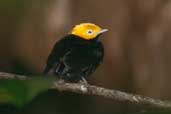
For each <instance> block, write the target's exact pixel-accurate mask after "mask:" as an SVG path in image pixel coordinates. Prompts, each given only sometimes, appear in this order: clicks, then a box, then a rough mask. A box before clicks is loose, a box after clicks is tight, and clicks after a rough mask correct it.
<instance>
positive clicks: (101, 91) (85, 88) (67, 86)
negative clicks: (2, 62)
mask: <svg viewBox="0 0 171 114" xmlns="http://www.w3.org/2000/svg"><path fill="white" fill-rule="evenodd" d="M0 79H19V80H26V79H28V77H27V76H23V75H17V74H10V73H3V72H0ZM52 88H53V89H57V90H59V91H70V92H76V93H81V94H87V95H95V96H102V97H105V98H109V99H113V100H117V101H129V102H132V103H136V104H146V105H151V106H154V107H158V108H165V109H170V110H171V102H168V101H162V100H159V99H154V98H150V97H143V96H141V95H133V94H130V93H126V92H121V91H118V90H110V89H106V88H102V87H97V86H93V85H83V84H77V83H59V82H58V81H55V82H54V84H53V87H52Z"/></svg>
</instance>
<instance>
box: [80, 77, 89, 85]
mask: <svg viewBox="0 0 171 114" xmlns="http://www.w3.org/2000/svg"><path fill="white" fill-rule="evenodd" d="M79 83H80V84H83V85H88V82H87V80H86V79H85V78H84V77H82V78H81V80H80V81H79Z"/></svg>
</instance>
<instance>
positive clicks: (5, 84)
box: [0, 77, 54, 107]
mask: <svg viewBox="0 0 171 114" xmlns="http://www.w3.org/2000/svg"><path fill="white" fill-rule="evenodd" d="M53 81H54V79H53V78H48V79H47V78H42V77H36V78H32V79H30V80H24V81H21V80H0V103H4V104H13V105H15V106H17V107H20V106H23V105H24V104H26V103H28V102H30V101H31V100H32V99H33V98H34V97H35V96H37V95H38V94H39V93H41V92H43V91H47V90H48V89H49V88H50V87H51V86H52V84H53V83H52V82H53Z"/></svg>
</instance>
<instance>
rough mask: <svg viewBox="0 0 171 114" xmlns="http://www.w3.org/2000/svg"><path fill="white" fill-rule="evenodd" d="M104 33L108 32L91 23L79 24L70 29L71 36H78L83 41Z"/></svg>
mask: <svg viewBox="0 0 171 114" xmlns="http://www.w3.org/2000/svg"><path fill="white" fill-rule="evenodd" d="M106 31H108V30H107V29H102V28H100V27H99V26H97V25H95V24H92V23H81V24H79V25H76V26H75V27H74V28H73V29H72V31H71V34H73V35H76V36H79V37H80V38H83V39H85V40H91V39H94V38H96V36H98V35H99V34H102V33H104V32H106Z"/></svg>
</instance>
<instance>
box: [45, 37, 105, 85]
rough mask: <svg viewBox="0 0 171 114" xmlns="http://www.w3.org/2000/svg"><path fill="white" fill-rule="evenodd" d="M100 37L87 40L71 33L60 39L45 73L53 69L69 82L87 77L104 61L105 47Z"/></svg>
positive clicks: (48, 61) (51, 54) (50, 56)
mask: <svg viewBox="0 0 171 114" xmlns="http://www.w3.org/2000/svg"><path fill="white" fill-rule="evenodd" d="M98 37H99V35H98V36H97V37H96V38H94V39H91V40H85V39H82V38H80V37H78V36H76V35H72V34H69V35H67V36H65V37H64V38H62V39H61V40H59V41H58V42H57V43H56V44H55V46H54V47H53V49H52V52H51V53H50V55H49V57H48V60H47V65H46V67H45V70H44V74H47V73H48V72H49V71H50V70H52V71H53V73H54V74H55V75H57V76H58V77H59V78H61V79H64V80H65V81H69V82H78V81H80V80H82V79H83V78H87V76H89V75H90V74H92V73H93V72H94V71H95V69H96V68H97V67H98V66H99V64H100V63H101V62H102V61H103V56H104V49H103V45H102V43H101V42H100V41H99V40H98Z"/></svg>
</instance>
